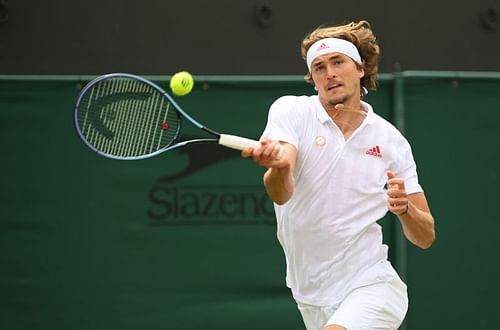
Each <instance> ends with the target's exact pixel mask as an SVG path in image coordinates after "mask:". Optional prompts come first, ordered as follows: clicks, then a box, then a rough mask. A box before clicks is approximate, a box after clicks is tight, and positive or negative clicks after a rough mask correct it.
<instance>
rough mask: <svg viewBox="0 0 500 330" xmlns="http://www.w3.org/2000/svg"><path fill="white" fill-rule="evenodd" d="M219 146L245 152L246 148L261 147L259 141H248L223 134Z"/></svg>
mask: <svg viewBox="0 0 500 330" xmlns="http://www.w3.org/2000/svg"><path fill="white" fill-rule="evenodd" d="M219 144H220V145H223V146H224V147H228V148H231V149H236V150H243V149H245V148H246V147H255V146H258V145H259V141H255V140H251V139H247V138H244V137H241V136H236V135H228V134H221V135H220V138H219Z"/></svg>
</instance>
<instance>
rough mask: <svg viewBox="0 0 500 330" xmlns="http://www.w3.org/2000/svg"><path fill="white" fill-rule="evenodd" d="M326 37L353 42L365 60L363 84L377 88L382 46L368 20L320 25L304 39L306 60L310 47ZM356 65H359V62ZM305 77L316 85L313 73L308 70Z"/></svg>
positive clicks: (368, 87) (303, 49)
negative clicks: (336, 24)
mask: <svg viewBox="0 0 500 330" xmlns="http://www.w3.org/2000/svg"><path fill="white" fill-rule="evenodd" d="M325 38H340V39H344V40H347V41H350V42H352V43H353V44H354V45H355V46H356V48H358V51H359V54H360V55H361V59H362V61H363V65H362V68H363V69H364V70H365V75H364V77H363V78H361V86H362V87H365V88H366V89H369V90H375V89H377V72H378V60H379V57H380V47H379V45H378V43H377V38H376V37H375V35H374V34H373V31H372V29H371V25H370V23H369V22H368V21H366V20H362V21H359V22H351V23H349V24H345V25H338V26H320V27H318V28H317V29H316V30H314V31H312V32H311V33H309V34H308V35H307V36H306V37H305V38H304V40H303V41H302V44H301V47H300V52H301V55H302V58H303V59H304V60H306V58H307V51H308V50H309V47H311V46H312V44H314V43H315V42H316V41H318V40H320V39H325ZM356 65H358V66H359V64H356ZM304 79H305V80H306V81H307V82H308V83H310V84H312V85H314V82H313V80H312V77H311V73H309V72H308V73H307V74H306V75H305V76H304ZM362 94H364V93H362ZM362 96H364V95H362Z"/></svg>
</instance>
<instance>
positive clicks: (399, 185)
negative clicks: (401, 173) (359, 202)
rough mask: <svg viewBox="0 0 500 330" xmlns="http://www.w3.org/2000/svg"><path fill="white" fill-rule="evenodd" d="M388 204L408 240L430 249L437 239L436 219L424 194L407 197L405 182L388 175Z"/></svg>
mask: <svg viewBox="0 0 500 330" xmlns="http://www.w3.org/2000/svg"><path fill="white" fill-rule="evenodd" d="M387 177H388V180H387V195H388V198H387V203H388V208H389V211H391V212H392V213H394V214H395V215H397V216H398V218H399V220H400V221H401V224H402V226H403V232H404V234H405V236H406V238H407V239H408V240H409V241H410V242H412V243H413V244H415V245H416V246H418V247H420V248H422V249H428V248H429V247H431V245H432V243H433V242H434V240H435V239H436V233H435V229H434V218H433V216H432V214H431V211H430V209H429V205H428V203H427V199H426V197H425V194H424V193H423V192H418V193H414V194H410V195H407V193H406V190H405V184H404V180H403V179H401V178H398V177H396V176H395V174H394V173H393V172H391V171H389V172H388V173H387Z"/></svg>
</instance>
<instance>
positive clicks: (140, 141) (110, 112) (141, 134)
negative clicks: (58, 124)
mask: <svg viewBox="0 0 500 330" xmlns="http://www.w3.org/2000/svg"><path fill="white" fill-rule="evenodd" d="M78 124H79V126H80V131H81V132H82V134H83V135H84V136H85V138H86V139H87V141H88V142H89V143H90V144H91V145H93V146H94V147H95V148H96V149H97V150H99V151H101V152H104V153H106V154H110V155H113V156H118V157H137V156H142V155H146V154H151V153H154V152H156V151H158V150H160V149H162V148H163V147H165V146H167V145H169V144H170V143H172V141H173V140H174V139H175V138H176V136H177V134H178V131H179V129H180V127H179V125H180V120H179V117H178V115H177V112H176V111H175V109H173V107H172V106H171V104H170V102H168V100H167V99H166V98H165V97H164V96H163V94H162V93H160V92H159V91H157V90H156V89H154V88H153V87H151V86H150V85H148V84H146V83H144V82H141V81H138V80H134V79H128V78H124V77H115V78H112V79H107V80H103V81H100V82H98V83H96V84H94V85H93V86H92V87H91V88H90V89H89V90H87V91H86V93H85V95H84V97H83V98H82V101H81V102H80V112H79V114H78Z"/></svg>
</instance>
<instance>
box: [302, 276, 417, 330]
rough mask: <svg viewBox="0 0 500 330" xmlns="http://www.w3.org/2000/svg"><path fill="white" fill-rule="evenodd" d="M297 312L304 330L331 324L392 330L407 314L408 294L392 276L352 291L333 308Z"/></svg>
mask: <svg viewBox="0 0 500 330" xmlns="http://www.w3.org/2000/svg"><path fill="white" fill-rule="evenodd" d="M394 273H395V272H394ZM298 308H299V311H300V313H301V314H302V319H303V320H304V324H305V326H306V329H307V330H322V329H323V328H324V327H325V326H327V325H334V324H335V325H340V326H342V327H344V328H346V329H347V330H395V329H397V328H398V327H399V326H400V325H401V323H402V322H403V319H404V317H405V315H406V312H407V310H408V294H407V289H406V284H404V282H403V281H401V279H400V278H399V276H397V274H396V273H395V276H392V277H391V278H390V279H389V280H388V281H386V282H378V283H375V284H370V285H366V286H362V287H359V288H356V289H354V290H353V291H351V292H350V293H349V294H348V295H347V296H346V298H345V299H344V300H343V301H342V302H341V303H340V304H339V305H337V306H314V305H307V304H302V303H298Z"/></svg>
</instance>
